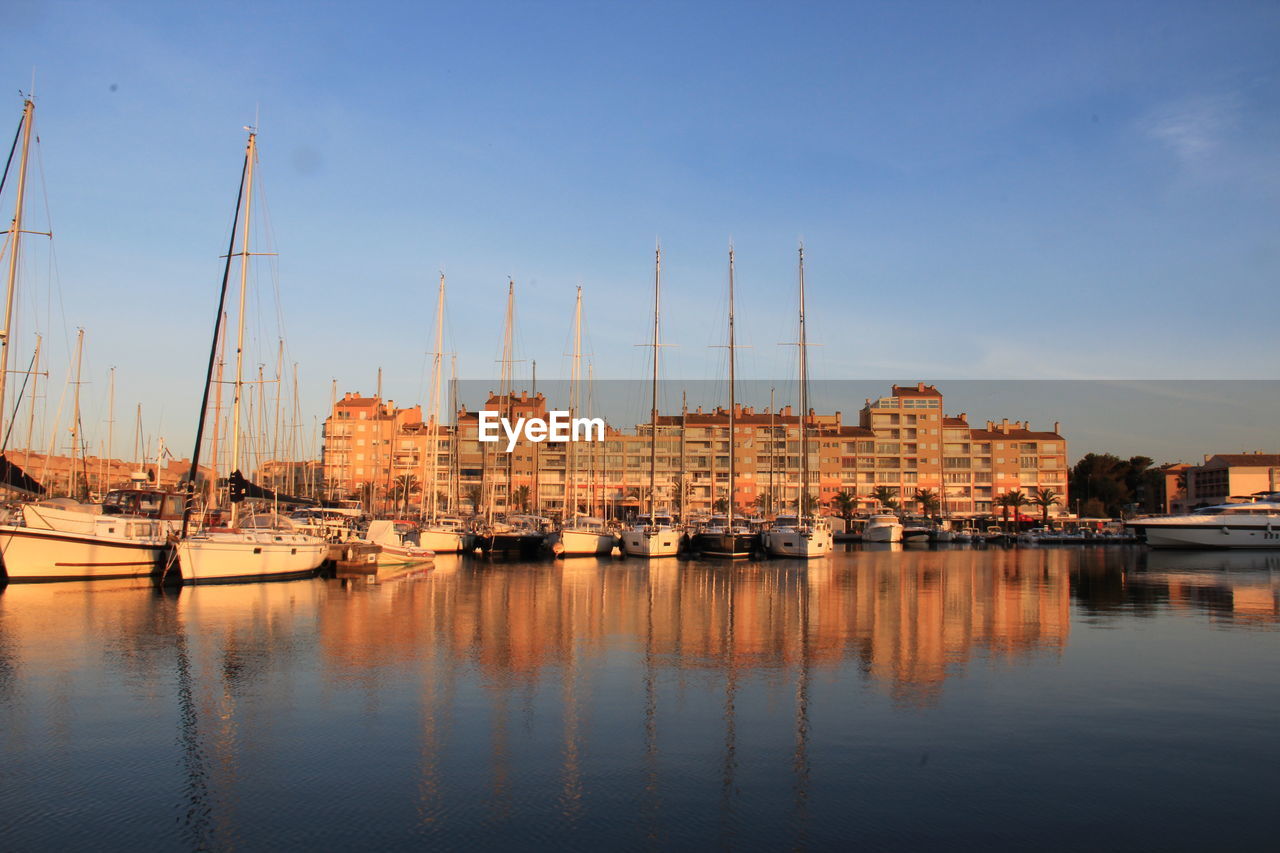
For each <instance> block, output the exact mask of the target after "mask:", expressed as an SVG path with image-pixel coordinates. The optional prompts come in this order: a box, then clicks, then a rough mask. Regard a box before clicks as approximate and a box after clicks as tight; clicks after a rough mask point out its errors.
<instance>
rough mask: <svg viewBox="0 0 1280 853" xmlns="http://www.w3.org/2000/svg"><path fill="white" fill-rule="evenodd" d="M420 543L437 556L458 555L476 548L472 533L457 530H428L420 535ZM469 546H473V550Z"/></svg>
mask: <svg viewBox="0 0 1280 853" xmlns="http://www.w3.org/2000/svg"><path fill="white" fill-rule="evenodd" d="M418 542H419V543H420V544H421V545H422V547H423V548H426V549H428V550H430V551H434V552H435V553H437V554H456V553H458V552H459V551H468V550H471V549H473V548H474V547H475V543H474V540H473V539H472V537H471V534H470V533H466V532H460V531H456V530H431V529H430V528H428V529H426V530H423V531H421V532H420V533H419V534H418ZM468 544H470V545H471V548H468V547H467V546H468Z"/></svg>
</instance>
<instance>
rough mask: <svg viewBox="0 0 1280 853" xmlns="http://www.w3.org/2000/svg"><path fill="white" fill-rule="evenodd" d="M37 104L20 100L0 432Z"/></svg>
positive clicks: (2, 332)
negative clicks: (29, 159)
mask: <svg viewBox="0 0 1280 853" xmlns="http://www.w3.org/2000/svg"><path fill="white" fill-rule="evenodd" d="M35 109H36V105H35V104H34V103H33V102H32V100H31V99H30V98H27V99H26V100H25V101H23V104H22V157H21V159H19V161H18V189H17V193H16V198H17V200H16V201H15V202H14V210H13V223H12V225H10V227H9V268H8V276H7V279H6V284H5V297H4V329H0V435H2V434H3V430H4V413H5V391H6V388H7V380H8V378H9V345H10V344H11V343H13V297H14V289H15V287H16V286H17V283H18V246H19V244H20V243H21V242H22V210H23V204H24V202H25V200H26V194H27V160H28V155H29V153H30V151H31V125H32V123H33V120H34V118H35Z"/></svg>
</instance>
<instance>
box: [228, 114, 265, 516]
mask: <svg viewBox="0 0 1280 853" xmlns="http://www.w3.org/2000/svg"><path fill="white" fill-rule="evenodd" d="M257 144H258V139H257V134H256V133H253V132H250V133H249V147H248V150H247V151H246V152H245V166H244V169H245V188H244V230H243V236H242V237H241V238H240V309H239V311H238V312H237V314H236V378H235V386H234V388H235V391H234V392H233V396H232V402H231V470H232V472H235V471H239V470H240V397H241V395H242V394H243V391H244V374H243V368H244V304H245V296H246V294H247V293H248V290H249V225H250V221H251V220H252V218H253V166H254V163H255V161H256V160H257V158H258V152H257ZM239 509H240V506H239V504H237V503H233V504H231V526H232V527H235V526H236V521H237V519H238V518H239Z"/></svg>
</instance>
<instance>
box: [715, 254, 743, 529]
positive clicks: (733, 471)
mask: <svg viewBox="0 0 1280 853" xmlns="http://www.w3.org/2000/svg"><path fill="white" fill-rule="evenodd" d="M735 343H736V342H735V340H734V336H733V243H730V244H729V523H728V526H727V527H726V530H727V532H728V534H729V536H730V537H732V536H733V505H734V503H735V501H734V498H735V497H736V495H735V494H734V489H735V488H736V486H737V484H738V478H737V465H736V458H735V457H736V454H735V453H734V449H735V447H734V445H735V444H736V441H735V438H736V437H735V435H734V432H735V427H736V426H737V415H738V413H737V408H738V406H737V402H738V398H737V391H736V387H735V386H736V385H737V382H736V381H735V380H736V379H737V374H736V373H735V365H736V363H737V358H735V356H736V351H735V349H734V346H735ZM712 458H714V456H713V457H712ZM729 550H730V551H732V550H733V548H732V546H730V548H729Z"/></svg>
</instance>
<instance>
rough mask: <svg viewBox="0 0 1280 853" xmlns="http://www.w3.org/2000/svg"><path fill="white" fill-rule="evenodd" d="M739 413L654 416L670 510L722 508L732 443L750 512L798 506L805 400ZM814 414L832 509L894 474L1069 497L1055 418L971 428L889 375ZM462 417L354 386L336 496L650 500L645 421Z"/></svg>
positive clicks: (500, 400) (466, 501)
mask: <svg viewBox="0 0 1280 853" xmlns="http://www.w3.org/2000/svg"><path fill="white" fill-rule="evenodd" d="M508 407H509V409H510V417H512V418H514V417H521V416H523V417H545V416H546V415H547V412H548V408H549V407H548V401H547V400H546V398H545V397H544V396H543V395H541V394H536V395H529V394H527V393H521V394H519V395H518V396H517V395H514V394H513V395H512V396H511V399H510V400H509V401H508V400H507V399H506V398H505V397H503V396H501V395H496V394H490V396H489V398H488V400H487V401H486V403H485V409H487V410H490V411H499V412H504V413H505V412H506V410H507V409H508ZM734 420H735V426H734V429H735V433H734V435H733V436H732V437H731V436H730V433H729V412H728V410H727V409H724V408H719V407H717V408H715V409H713V410H711V411H704V410H703V409H701V408H698V409H694V410H688V411H682V412H681V413H679V414H672V415H659V416H658V418H657V425H656V443H655V454H654V466H653V467H654V469H655V471H656V476H655V477H654V479H655V481H656V492H657V495H656V503H657V505H658V507H659V508H660V509H662V510H666V511H670V512H673V513H675V512H679V511H680V509H681V507H682V505H683V507H684V509H685V511H686V513H687V514H689V515H699V514H707V513H710V512H712V511H713V509H715V508H716V507H717V505H719V506H721V507H722V506H724V501H726V500H727V499H728V498H729V492H730V487H729V454H730V448H731V447H733V448H735V450H734V453H735V455H736V456H737V459H736V468H737V482H736V484H735V486H734V488H733V499H734V501H735V504H736V506H737V507H738V508H739V510H740V511H742V512H750V513H758V512H761V511H762V510H763V509H764V508H765V507H766V506H772V507H773V508H774V510H775V511H781V510H784V509H791V508H794V507H795V506H796V505H797V503H798V500H799V494H800V426H801V418H800V415H799V413H798V412H795V411H793V410H792V408H791V407H790V406H783V407H781V408H779V409H777V410H773V411H770V410H768V409H766V410H763V411H761V410H758V409H755V408H752V407H749V406H739V407H738V410H737V412H736V417H735V419H734ZM805 422H806V423H807V425H808V428H809V431H810V433H809V434H810V439H809V468H810V471H811V479H810V494H811V495H813V497H814V498H816V499H817V500H818V502H819V503H820V504H821V506H822V507H823V508H824V511H826V512H833V511H834V510H832V509H831V508H830V507H831V504H832V501H833V499H834V498H835V496H836V495H837V494H838V493H840V492H849V493H851V494H853V495H856V497H857V503H858V508H859V510H860V511H863V512H870V511H873V510H874V509H875V508H876V507H877V503H876V500H875V498H874V497H873V496H872V495H873V493H874V492H875V491H876V490H877V488H878V487H887V488H888V489H889V490H891V491H892V492H893V494H894V495H895V496H897V497H898V499H899V501H900V502H902V503H903V504H904V505H905V506H906V507H907V508H908V509H910V508H913V506H912V500H913V496H914V495H915V494H916V492H918V491H920V490H926V489H927V490H929V491H931V492H933V493H935V494H942V495H945V511H946V512H948V513H950V514H953V515H959V516H978V515H989V514H993V513H994V511H995V510H994V509H993V501H994V500H995V499H996V498H997V497H998V496H1000V495H1002V494H1004V493H1006V492H1011V491H1015V490H1021V491H1022V492H1023V493H1024V494H1029V493H1030V492H1031V491H1032V490H1034V489H1036V488H1046V489H1053V490H1054V492H1055V493H1056V494H1058V495H1059V496H1060V501H1061V502H1060V503H1059V504H1058V506H1057V507H1055V510H1054V512H1055V514H1056V513H1065V512H1066V507H1067V506H1068V505H1069V503H1068V501H1069V497H1068V495H1067V445H1066V440H1065V439H1064V438H1063V437H1062V435H1061V430H1060V425H1059V424H1057V423H1055V424H1054V425H1053V428H1052V430H1033V429H1032V428H1031V425H1030V424H1026V423H1022V422H1020V421H1014V422H1010V421H1009V420H1007V419H1003V420H1001V421H999V422H996V421H986V422H985V423H983V424H982V425H980V426H979V425H971V424H970V423H969V420H968V415H967V413H963V412H962V413H960V414H957V415H954V416H947V415H945V414H944V410H943V395H942V392H940V391H939V390H938V389H937V388H936V387H935V386H933V385H925V384H924V383H918V384H916V385H914V386H898V385H894V386H893V387H892V388H891V389H890V393H889V394H888V395H887V396H884V397H880V398H878V399H875V400H867V401H866V402H865V405H864V406H863V408H862V410H861V411H860V412H859V414H858V418H857V423H856V424H848V423H845V422H844V419H843V416H842V414H841V413H840V412H838V411H837V412H834V413H831V414H820V413H817V412H814V411H810V412H809V414H808V416H807V417H806V418H805ZM456 424H457V425H456V427H455V426H454V425H441V426H440V428H439V429H438V430H437V429H435V428H433V425H432V424H430V423H424V422H423V418H422V411H421V407H419V406H414V407H412V408H408V409H397V408H396V407H395V404H394V402H391V401H388V402H386V403H383V402H381V401H380V400H378V399H377V398H372V397H362V396H360V395H359V394H358V393H357V394H346V395H345V396H344V397H343V398H342V399H341V400H338V401H337V402H336V404H335V406H334V410H333V412H332V413H331V414H330V416H329V417H328V418H326V419H325V427H324V430H325V431H324V452H323V459H322V464H323V476H324V482H325V488H326V491H327V493H328V495H329V496H330V497H339V498H346V497H353V496H362V497H364V499H365V500H366V501H369V502H371V503H372V505H373V506H372V508H374V509H380V508H381V507H383V506H388V505H393V504H394V503H396V502H404V497H405V490H406V488H407V491H408V500H409V502H412V503H413V504H414V505H417V506H420V505H421V503H420V502H421V501H422V496H423V494H424V493H425V494H430V491H431V488H432V486H433V485H434V488H435V491H436V494H437V496H438V500H439V501H440V503H441V505H442V506H444V505H448V506H449V507H452V508H456V509H458V510H460V511H463V512H469V511H471V510H472V509H473V508H481V507H484V506H486V505H488V504H492V505H493V507H494V509H495V510H496V511H499V512H503V511H507V510H508V509H528V510H529V511H531V512H538V513H545V514H551V515H558V514H560V513H563V512H564V509H565V506H566V496H567V495H576V503H577V507H578V509H579V511H584V512H589V513H593V514H604V515H627V514H630V513H634V512H636V511H637V510H639V509H640V508H647V506H648V503H649V483H650V436H651V435H653V434H654V432H655V430H654V428H653V427H652V426H651V425H649V424H640V425H638V426H637V427H635V428H634V429H633V430H631V431H628V432H623V431H620V430H617V429H614V428H612V427H610V428H608V429H607V431H606V435H605V440H604V441H603V442H591V443H552V442H542V443H535V442H529V441H526V440H524V439H521V440H520V441H519V442H518V443H517V445H516V447H515V448H514V449H513V451H512V452H511V453H510V454H507V453H506V452H505V447H506V443H505V440H504V441H503V442H502V443H500V444H492V443H481V442H480V441H479V440H478V436H477V427H478V414H477V412H475V411H467V410H466V409H465V408H463V409H461V410H460V411H459V412H458V413H457V418H456ZM731 438H732V441H731ZM433 451H434V452H433ZM433 456H434V464H433V462H432V457H433ZM575 472H576V473H575ZM770 499H771V500H770ZM568 502H569V503H570V504H572V503H573V500H572V498H570V500H569V501H568Z"/></svg>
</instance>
